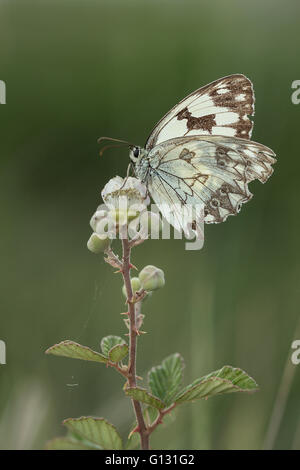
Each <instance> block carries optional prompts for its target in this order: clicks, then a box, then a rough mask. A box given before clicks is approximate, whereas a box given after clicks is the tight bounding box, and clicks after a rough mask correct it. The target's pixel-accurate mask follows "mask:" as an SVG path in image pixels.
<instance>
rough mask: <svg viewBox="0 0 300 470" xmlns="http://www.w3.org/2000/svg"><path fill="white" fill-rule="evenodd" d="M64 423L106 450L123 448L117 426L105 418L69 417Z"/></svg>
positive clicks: (72, 430)
mask: <svg viewBox="0 0 300 470" xmlns="http://www.w3.org/2000/svg"><path fill="white" fill-rule="evenodd" d="M63 424H64V425H65V426H66V427H67V428H68V429H69V430H70V431H71V432H74V433H76V434H79V435H80V436H81V437H83V438H84V439H86V440H88V441H90V442H92V443H93V444H96V445H98V446H100V447H102V449H105V450H112V449H114V450H119V449H122V448H123V444H122V439H121V437H120V435H119V433H118V431H117V430H116V428H115V427H114V426H113V425H112V424H111V423H109V422H108V421H106V420H105V419H104V418H93V417H91V416H82V417H81V418H68V419H66V420H65V421H63Z"/></svg>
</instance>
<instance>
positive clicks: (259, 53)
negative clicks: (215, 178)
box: [0, 0, 300, 449]
mask: <svg viewBox="0 0 300 470" xmlns="http://www.w3.org/2000/svg"><path fill="white" fill-rule="evenodd" d="M299 17H300V4H299V2H298V1H297V0H288V1H279V0H277V1H275V0H265V1H264V2H261V1H259V0H252V2H246V1H240V0H239V1H238V0H227V1H226V2H224V1H222V0H219V1H216V0H210V1H191V0H185V1H184V2H183V1H179V0H165V1H156V0H151V1H150V0H149V1H137V0H136V1H133V0H127V1H125V0H124V1H114V0H107V1H101V0H98V1H96V0H94V1H92V0H86V1H85V2H82V1H81V2H80V1H75V0H60V1H46V0H45V1H42V0H40V1H29V0H23V1H22V0H20V1H15V0H7V1H4V0H2V1H0V58H1V68H0V79H1V80H4V81H5V82H6V85H7V104H6V105H2V106H1V107H0V119H1V128H0V132H1V140H0V148H1V174H0V185H1V193H2V196H1V202H0V204H1V245H0V249H1V253H0V256H1V258H0V259H1V280H0V285H1V319H0V339H2V340H5V342H6V345H7V364H6V365H3V366H1V369H0V447H1V448H2V449H17V448H33V449H38V448H43V446H44V444H45V442H46V441H47V440H48V439H51V438H52V437H54V436H55V435H61V434H64V432H65V431H64V429H63V428H62V427H61V424H60V423H61V421H62V420H63V419H64V418H66V417H78V416H81V415H96V416H104V417H105V418H107V419H109V420H110V421H112V422H113V423H114V424H115V425H116V426H117V427H118V428H119V429H120V430H121V432H122V434H123V435H124V436H125V435H126V433H128V430H129V426H130V425H131V423H132V418H133V415H132V410H131V406H130V403H129V401H128V400H127V399H126V398H124V397H123V392H122V385H123V380H122V378H121V377H120V376H118V375H117V374H116V373H114V372H113V371H112V370H108V369H106V368H105V367H101V365H97V364H93V363H85V362H81V361H72V360H70V359H65V358H56V357H53V356H45V354H44V351H45V349H46V348H47V347H49V346H51V345H52V344H54V343H56V342H59V341H61V340H63V339H72V340H74V341H78V342H80V343H82V344H86V345H89V346H90V347H92V348H96V349H98V348H99V341H100V339H101V338H102V337H103V336H105V335H107V334H121V335H122V334H124V333H125V332H126V331H125V327H124V324H123V322H122V320H121V319H120V315H119V312H121V311H123V310H124V298H123V297H122V295H121V291H120V289H121V279H120V277H119V276H117V275H113V274H112V270H111V268H110V267H109V266H108V265H106V264H105V263H104V261H103V258H102V257H101V256H100V257H98V256H95V255H92V254H91V253H90V252H89V251H88V250H87V249H86V241H87V239H88V238H89V236H90V233H91V229H90V227H89V219H90V217H91V215H92V214H93V212H94V210H95V208H96V207H97V205H98V204H99V203H100V202H101V200H100V191H101V189H102V188H103V186H104V184H105V183H106V182H107V181H108V179H109V178H111V177H113V176H115V175H121V176H124V175H125V173H126V169H127V165H128V161H129V160H128V153H127V150H122V149H117V150H111V151H110V152H107V153H106V154H105V155H104V156H103V158H102V159H100V158H99V157H98V145H97V142H96V141H97V138H98V137H100V136H101V135H109V136H112V137H118V138H123V139H128V140H130V141H133V142H136V143H137V144H143V143H144V142H145V139H146V137H147V136H148V134H149V132H150V130H151V129H152V127H153V126H154V124H155V123H156V122H157V121H158V119H160V117H161V116H162V115H163V114H164V113H165V112H166V111H167V110H168V109H169V108H171V107H172V106H173V105H174V104H175V103H176V102H177V101H178V100H180V99H181V98H183V97H184V96H185V95H187V94H188V93H190V92H191V91H193V90H194V89H196V88H198V87H200V86H202V85H205V84H206V83H209V82H210V81H212V80H215V79H217V78H220V77H222V76H225V75H228V74H231V73H244V74H245V75H247V76H248V77H249V78H250V79H251V80H252V81H253V83H254V87H255V92H256V116H255V127H254V134H253V140H256V141H258V142H261V143H263V144H265V145H267V146H269V147H271V148H272V149H273V150H274V151H275V152H276V154H277V155H278V163H277V164H276V166H275V172H274V175H273V176H272V177H271V179H270V180H269V181H268V183H267V184H266V185H262V184H260V183H259V182H253V183H252V184H251V185H250V189H251V191H252V192H254V194H255V197H254V198H253V200H252V201H251V202H250V203H249V204H247V205H246V206H244V208H243V210H242V212H241V213H240V214H239V215H238V217H231V218H229V219H228V221H227V222H226V223H224V224H221V225H215V226H214V225H210V226H207V227H206V241H205V246H204V248H203V250H201V251H186V250H185V249H184V241H180V240H177V241H175V240H170V241H168V240H163V241H161V240H160V241H148V242H147V243H145V244H143V245H141V247H139V248H137V249H136V250H135V251H134V254H133V262H134V264H136V265H137V266H138V267H139V268H142V267H143V266H144V265H146V264H154V265H157V266H159V267H161V268H162V269H163V270H164V271H165V275H166V286H165V288H164V289H163V290H160V291H158V292H157V293H156V294H155V295H153V296H152V299H151V300H150V301H147V303H146V304H145V308H144V310H145V311H144V313H146V322H145V330H146V331H147V332H148V334H147V335H144V336H143V337H142V338H141V340H140V341H139V355H138V372H139V374H140V375H142V374H144V376H145V373H146V371H147V370H148V369H149V368H150V367H151V366H153V365H156V364H158V363H160V362H161V360H162V359H163V358H164V357H166V356H167V355H169V354H170V353H172V352H176V351H178V352H180V353H181V354H182V355H183V356H184V358H185V361H186V368H185V380H186V383H188V381H191V380H192V379H195V378H196V377H199V376H201V375H204V374H206V373H208V372H209V371H211V370H214V369H217V368H219V367H221V366H222V365H224V364H231V365H233V366H238V367H241V368H243V369H245V370H246V371H247V372H248V373H249V374H250V375H252V376H253V377H254V378H255V379H256V380H257V382H258V383H259V385H260V391H259V392H258V393H256V394H254V395H242V396H240V395H238V394H237V395H228V396H224V397H218V398H214V399H211V400H208V401H207V402H206V401H204V402H197V403H196V404H193V405H186V406H184V407H182V408H181V409H179V410H178V412H177V419H176V421H175V423H174V424H172V425H171V426H169V427H167V426H161V427H160V429H159V430H157V432H156V434H155V435H154V436H153V439H152V447H153V448H162V447H163V448H169V449H180V448H185V449H241V448H244V449H257V448H262V447H263V446H264V445H265V444H264V442H265V439H266V435H267V432H268V427H269V425H270V417H271V414H272V411H273V409H274V403H275V399H276V395H277V393H278V388H279V385H280V382H281V380H282V374H283V369H284V366H285V363H286V361H287V360H289V356H290V354H291V352H292V350H291V343H292V341H293V340H294V339H300V331H299V332H298V333H297V332H296V331H295V328H296V325H297V322H298V317H299V297H300V289H299V238H300V226H299V217H298V213H299V209H298V207H299V201H300V200H299V189H298V188H299V171H300V163H299V162H300V158H299V137H298V136H299V118H300V105H298V106H297V105H294V104H292V102H291V93H292V89H291V83H292V81H293V80H297V79H298V80H299V79H300V65H299ZM297 335H298V336H297ZM288 370H289V373H290V374H293V373H294V380H293V382H292V383H291V387H290V390H289V392H290V393H289V396H288V400H287V404H286V406H284V407H283V408H284V409H283V417H282V421H281V423H280V427H279V431H278V433H277V432H275V436H274V439H273V440H274V444H273V445H274V447H275V448H286V449H290V448H295V449H296V448H298V449H299V448H300V424H299V422H300V419H299V418H300V415H299V393H300V366H298V369H297V366H288ZM70 384H71V385H72V384H77V385H75V386H74V385H72V386H71V385H70ZM287 385H288V384H287ZM281 405H282V404H281Z"/></svg>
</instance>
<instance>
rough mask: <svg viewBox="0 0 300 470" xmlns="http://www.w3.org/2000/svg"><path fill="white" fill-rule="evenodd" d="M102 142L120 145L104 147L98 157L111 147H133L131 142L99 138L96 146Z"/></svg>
mask: <svg viewBox="0 0 300 470" xmlns="http://www.w3.org/2000/svg"><path fill="white" fill-rule="evenodd" d="M103 140H109V141H111V142H119V143H120V144H121V145H106V146H105V147H104V148H103V149H102V150H101V151H100V156H101V155H102V154H103V152H104V151H105V150H106V149H108V148H112V147H121V146H122V145H128V146H129V147H134V144H132V143H131V142H127V140H122V139H114V138H113V137H100V139H98V141H97V142H98V144H100V142H102V141H103Z"/></svg>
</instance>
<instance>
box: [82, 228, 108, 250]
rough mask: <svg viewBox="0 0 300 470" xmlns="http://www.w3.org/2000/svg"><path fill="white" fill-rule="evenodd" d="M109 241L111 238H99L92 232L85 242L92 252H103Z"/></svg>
mask: <svg viewBox="0 0 300 470" xmlns="http://www.w3.org/2000/svg"><path fill="white" fill-rule="evenodd" d="M110 242H111V240H110V239H109V238H108V237H106V238H101V237H100V236H99V235H98V234H97V233H95V232H94V233H92V235H91V236H90V238H89V240H88V242H87V247H88V249H89V250H90V251H92V253H96V254H99V253H103V252H104V251H105V250H106V249H107V248H108V247H109V246H110Z"/></svg>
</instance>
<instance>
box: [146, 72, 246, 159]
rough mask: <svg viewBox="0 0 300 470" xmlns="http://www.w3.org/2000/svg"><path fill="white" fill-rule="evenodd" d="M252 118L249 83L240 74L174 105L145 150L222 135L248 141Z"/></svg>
mask: <svg viewBox="0 0 300 470" xmlns="http://www.w3.org/2000/svg"><path fill="white" fill-rule="evenodd" d="M253 115H254V92H253V86H252V83H251V81H250V80H249V79H248V78H247V77H245V76H244V75H242V74H235V75H229V76H228V77H224V78H220V79H219V80H216V81H214V82H212V83H210V84H208V85H206V86H204V87H202V88H199V89H198V90H196V91H194V92H193V93H191V94H190V95H189V96H187V97H186V98H184V99H183V100H182V101H180V103H178V104H176V105H175V106H174V107H173V108H172V109H171V110H170V111H169V112H168V113H167V114H166V115H165V116H164V117H163V118H162V119H161V120H160V121H159V122H158V124H157V125H156V126H155V128H154V129H153V130H152V132H151V134H150V136H149V137H148V140H147V142H146V149H148V150H150V149H152V148H153V147H154V146H155V145H158V144H160V143H161V142H164V141H166V140H169V139H172V138H175V137H183V136H192V135H225V136H231V137H242V138H244V139H249V138H250V137H251V132H252V128H253V122H252V121H251V120H250V119H249V117H248V116H253Z"/></svg>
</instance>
